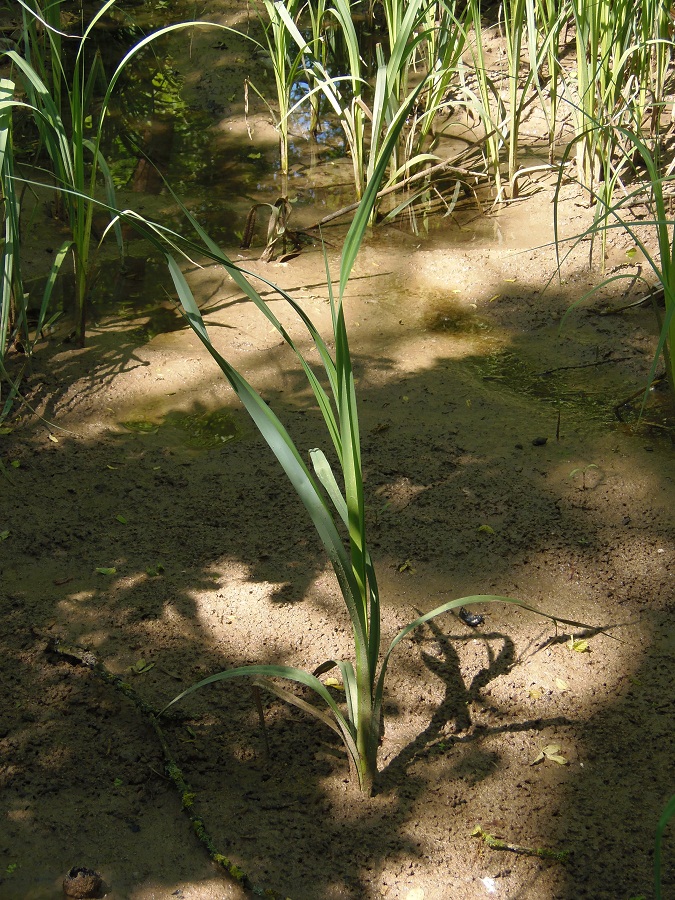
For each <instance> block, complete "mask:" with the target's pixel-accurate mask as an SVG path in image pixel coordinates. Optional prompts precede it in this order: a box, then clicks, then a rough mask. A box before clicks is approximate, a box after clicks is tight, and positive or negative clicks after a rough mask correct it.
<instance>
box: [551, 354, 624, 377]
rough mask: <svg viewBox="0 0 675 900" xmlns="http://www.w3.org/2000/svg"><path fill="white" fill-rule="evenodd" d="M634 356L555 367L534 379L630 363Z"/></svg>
mask: <svg viewBox="0 0 675 900" xmlns="http://www.w3.org/2000/svg"><path fill="white" fill-rule="evenodd" d="M631 359H635V357H634V356H617V357H616V358H615V359H598V360H596V361H595V362H590V363H577V364H576V365H573V366H556V368H555V369H547V370H546V371H545V372H537V373H536V375H535V376H534V377H535V378H543V377H544V375H552V374H553V373H554V372H565V371H568V370H569V369H593V368H595V367H596V366H608V365H610V363H620V362H630V361H631Z"/></svg>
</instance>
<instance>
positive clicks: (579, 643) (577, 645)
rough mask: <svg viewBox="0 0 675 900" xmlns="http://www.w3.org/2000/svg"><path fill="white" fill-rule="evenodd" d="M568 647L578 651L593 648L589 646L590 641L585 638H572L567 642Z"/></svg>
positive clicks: (586, 650)
mask: <svg viewBox="0 0 675 900" xmlns="http://www.w3.org/2000/svg"><path fill="white" fill-rule="evenodd" d="M567 648H568V649H569V650H574V651H575V652H576V653H590V652H591V648H590V647H589V646H588V641H587V640H585V639H584V638H570V639H569V641H568V642H567Z"/></svg>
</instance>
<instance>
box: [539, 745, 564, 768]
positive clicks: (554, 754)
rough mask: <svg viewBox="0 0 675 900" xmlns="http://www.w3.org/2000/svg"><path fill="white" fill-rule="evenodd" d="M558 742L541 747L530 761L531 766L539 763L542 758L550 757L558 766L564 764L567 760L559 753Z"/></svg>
mask: <svg viewBox="0 0 675 900" xmlns="http://www.w3.org/2000/svg"><path fill="white" fill-rule="evenodd" d="M560 750H561V747H560V744H547V745H546V746H545V747H542V748H541V750H540V751H539V753H538V754H537V756H536V757H535V759H533V760H532V762H531V763H530V765H531V766H534V765H536V764H537V763H540V762H541V761H542V760H544V759H550V760H551V762H554V763H557V764H558V765H559V766H566V765H567V763H568V760H567V759H566V758H565V757H564V756H563V755H562V754H561V752H560Z"/></svg>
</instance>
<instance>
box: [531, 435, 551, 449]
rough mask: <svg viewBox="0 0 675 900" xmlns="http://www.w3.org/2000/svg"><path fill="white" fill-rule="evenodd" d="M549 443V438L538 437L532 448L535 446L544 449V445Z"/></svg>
mask: <svg viewBox="0 0 675 900" xmlns="http://www.w3.org/2000/svg"><path fill="white" fill-rule="evenodd" d="M547 443H548V438H547V437H536V438H535V439H534V440H533V441H532V446H533V447H543V446H544V444H547Z"/></svg>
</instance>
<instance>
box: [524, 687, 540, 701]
mask: <svg viewBox="0 0 675 900" xmlns="http://www.w3.org/2000/svg"><path fill="white" fill-rule="evenodd" d="M527 696H528V697H529V698H530V700H541V698H542V691H541V688H537V687H535V688H530V689H529V691H528V692H527Z"/></svg>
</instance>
